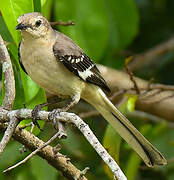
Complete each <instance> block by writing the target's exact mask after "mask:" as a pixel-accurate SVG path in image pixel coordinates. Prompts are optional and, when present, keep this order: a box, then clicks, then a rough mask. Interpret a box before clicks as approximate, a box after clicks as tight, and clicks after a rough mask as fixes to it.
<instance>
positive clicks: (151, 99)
mask: <svg viewBox="0 0 174 180" xmlns="http://www.w3.org/2000/svg"><path fill="white" fill-rule="evenodd" d="M98 68H99V70H100V71H101V73H102V75H103V77H104V78H105V80H106V82H108V84H109V87H110V88H111V90H112V92H117V91H119V90H125V91H131V92H132V93H136V91H135V90H134V89H133V85H132V81H131V80H130V77H129V76H128V75H127V74H126V73H124V72H121V71H117V70H114V69H112V68H108V67H106V66H102V65H98ZM134 79H135V81H136V83H137V85H138V87H139V89H140V91H141V93H144V95H143V98H138V100H137V102H136V106H135V109H137V110H140V111H144V112H147V113H150V114H153V115H156V116H159V117H161V118H164V119H166V120H168V121H174V116H173V112H174V86H168V85H163V84H151V85H150V87H149V83H148V82H147V81H145V80H142V79H140V78H137V77H134ZM120 98H121V97H120Z"/></svg>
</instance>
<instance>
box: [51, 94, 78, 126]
mask: <svg viewBox="0 0 174 180" xmlns="http://www.w3.org/2000/svg"><path fill="white" fill-rule="evenodd" d="M79 100H80V94H76V95H74V96H73V97H72V101H71V102H70V103H68V104H67V105H66V106H65V107H63V108H61V109H54V110H53V111H52V112H50V113H49V115H48V118H49V119H50V120H51V121H53V124H54V127H55V129H58V127H57V126H58V125H59V123H57V119H56V116H57V115H59V114H60V112H65V111H68V110H69V109H70V108H72V107H73V106H74V105H75V104H77V103H78V102H79ZM61 123H63V122H61ZM63 124H64V123H63Z"/></svg>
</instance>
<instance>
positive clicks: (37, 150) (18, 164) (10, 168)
mask: <svg viewBox="0 0 174 180" xmlns="http://www.w3.org/2000/svg"><path fill="white" fill-rule="evenodd" d="M58 136H59V132H57V133H56V134H55V135H54V136H53V137H52V138H50V139H49V140H48V141H47V142H46V143H44V144H43V145H42V146H40V147H39V148H37V149H36V150H35V151H33V152H32V153H31V154H29V155H28V156H27V157H26V158H25V159H23V160H22V161H20V162H18V163H17V164H15V165H14V166H11V167H9V168H7V169H6V170H4V171H3V172H4V173H5V172H7V171H10V170H12V169H14V168H16V167H18V166H20V165H21V164H23V163H25V162H26V161H28V160H29V159H30V158H32V157H33V156H34V155H35V154H37V153H38V152H39V151H40V150H41V149H43V148H44V147H46V146H47V145H49V144H50V143H51V142H53V141H54V140H55V139H56V138H57V137H58Z"/></svg>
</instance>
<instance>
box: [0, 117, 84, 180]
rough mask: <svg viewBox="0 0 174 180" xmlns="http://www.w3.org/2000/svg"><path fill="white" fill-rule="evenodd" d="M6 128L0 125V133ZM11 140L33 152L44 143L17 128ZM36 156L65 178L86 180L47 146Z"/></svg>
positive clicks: (62, 157) (66, 159)
mask: <svg viewBox="0 0 174 180" xmlns="http://www.w3.org/2000/svg"><path fill="white" fill-rule="evenodd" d="M1 115H2V114H1ZM6 120H7V119H6ZM6 127H7V125H5V123H0V130H1V131H5V129H6ZM13 138H14V139H15V140H17V141H18V142H20V143H21V144H23V145H25V146H26V147H27V148H28V149H29V150H31V151H34V150H36V149H37V148H40V147H42V146H43V145H44V142H43V141H42V140H40V139H39V138H37V137H36V136H34V135H33V134H31V133H30V132H28V131H26V130H24V129H20V128H18V127H17V128H16V130H15V132H14V134H13ZM37 154H38V155H39V156H40V157H42V158H43V159H45V160H46V161H47V162H48V163H49V164H50V165H51V166H53V167H54V168H56V169H57V170H59V171H61V172H62V174H63V176H65V177H66V178H68V179H80V178H81V179H82V180H87V179H86V178H85V177H84V176H82V175H81V171H80V170H79V169H77V168H76V167H75V166H74V165H73V164H72V163H71V162H70V160H69V159H68V158H66V157H65V156H64V155H62V154H60V153H59V156H56V154H55V153H54V148H53V147H51V146H49V145H48V146H46V147H45V148H44V149H41V150H40V151H39V152H38V153H37Z"/></svg>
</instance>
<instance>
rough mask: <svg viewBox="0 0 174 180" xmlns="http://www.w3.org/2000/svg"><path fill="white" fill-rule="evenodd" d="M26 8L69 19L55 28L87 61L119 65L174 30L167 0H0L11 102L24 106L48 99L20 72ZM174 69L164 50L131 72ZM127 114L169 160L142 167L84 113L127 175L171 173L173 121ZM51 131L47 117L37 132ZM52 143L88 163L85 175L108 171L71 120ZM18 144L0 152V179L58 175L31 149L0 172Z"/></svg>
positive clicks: (138, 179) (164, 76)
mask: <svg viewBox="0 0 174 180" xmlns="http://www.w3.org/2000/svg"><path fill="white" fill-rule="evenodd" d="M32 11H38V12H41V13H42V14H43V15H45V16H46V17H47V18H48V19H49V20H50V21H58V20H62V21H69V20H72V21H74V22H75V26H68V27H67V26H66V27H63V26H59V27H58V28H57V29H58V30H59V31H61V32H63V33H65V34H67V35H68V36H70V37H71V38H72V39H73V40H74V41H75V42H76V43H77V44H78V45H79V46H80V47H81V48H82V49H83V50H84V51H85V52H86V53H87V54H88V55H89V57H91V59H93V61H95V62H96V63H100V64H104V65H106V66H110V67H112V68H116V69H122V68H123V66H124V60H125V57H126V56H127V55H135V54H137V53H141V52H144V51H146V50H148V49H149V48H152V47H154V46H155V45H158V44H159V43H161V42H163V41H165V40H168V39H170V38H172V37H173V31H174V1H173V0H85V1H82V0H0V12H1V16H0V34H1V35H2V37H3V39H4V40H5V41H7V42H12V43H10V44H9V45H8V50H9V52H10V55H11V58H12V62H13V68H14V71H15V79H16V91H17V94H16V99H15V106H14V108H15V109H18V108H22V107H23V104H24V103H25V104H26V107H27V108H33V107H34V106H35V105H37V104H39V103H42V102H45V101H46V95H45V92H44V91H43V90H42V89H40V88H39V87H38V86H37V85H36V84H35V83H33V82H32V81H31V79H30V78H29V77H27V76H26V75H25V73H23V72H22V70H21V68H20V67H19V63H18V57H17V46H18V43H19V42H20V34H19V32H16V31H15V26H16V25H17V18H18V16H20V15H22V14H24V13H27V12H32ZM173 72H174V52H173V51H170V52H168V53H165V54H164V55H162V56H160V58H159V59H158V60H156V61H154V62H153V63H152V64H150V65H148V66H145V67H142V68H141V69H138V70H137V71H136V72H135V74H136V75H137V76H139V77H141V78H144V79H147V80H148V79H151V78H154V79H155V82H158V83H165V84H174V78H173V74H174V73H173ZM1 74H2V72H1ZM1 80H3V74H2V76H1ZM3 88H4V87H3V85H2V89H1V95H0V102H2V99H3ZM123 107H124V105H123ZM125 108H126V105H125ZM122 109H124V108H122ZM124 111H125V110H124ZM131 120H132V121H133V123H134V124H135V125H136V127H137V128H139V129H140V130H141V132H142V133H143V134H144V135H145V136H146V137H147V138H148V139H149V140H150V141H151V142H152V143H153V144H154V145H155V146H156V147H157V148H158V149H159V150H160V151H161V152H162V154H164V156H165V157H166V158H167V159H168V160H169V163H168V165H167V166H165V167H156V168H154V169H150V168H147V167H145V166H144V164H143V163H142V162H141V160H140V159H139V157H138V156H137V155H136V154H135V153H134V152H133V150H132V149H131V148H130V147H129V146H128V145H127V144H126V143H125V142H123V141H122V139H121V138H120V137H119V136H118V135H117V134H116V133H115V132H114V131H113V130H112V128H111V127H110V126H108V125H107V123H106V121H105V120H104V119H102V118H101V117H96V118H94V117H93V118H89V119H87V123H88V124H89V125H90V127H91V129H92V130H93V132H95V134H96V136H97V137H98V138H99V140H100V141H101V142H103V144H104V146H105V147H106V149H107V150H108V151H109V152H110V154H111V155H112V156H113V157H114V158H115V159H116V160H117V162H118V163H119V164H120V166H121V168H122V170H123V171H124V172H125V174H126V176H127V177H128V179H129V180H151V179H153V180H173V179H174V151H173V147H174V131H173V128H172V127H173V126H169V125H168V124H167V123H155V122H153V123H152V122H149V123H148V124H147V122H146V121H142V120H140V119H131ZM53 133H54V129H53V127H51V126H48V125H46V126H45V127H44V131H43V132H42V133H40V134H39V135H38V136H39V137H40V138H42V139H43V140H47V139H49V138H50V137H51V136H52V135H53ZM1 136H2V134H1ZM56 143H60V144H61V145H62V150H61V152H62V153H63V154H66V155H67V156H68V157H70V158H71V161H72V163H73V164H75V165H76V167H78V168H79V169H81V170H83V169H84V168H85V167H90V170H89V171H88V172H87V174H86V176H87V177H88V178H89V179H90V180H93V179H94V180H96V179H100V180H108V179H112V174H111V173H110V171H109V170H108V168H107V167H106V165H105V164H104V163H103V161H102V160H101V159H100V157H99V156H98V155H97V153H96V152H95V151H94V149H93V148H92V147H91V146H90V145H89V143H88V142H87V141H86V140H85V139H84V137H83V135H82V134H81V133H80V132H79V131H78V130H77V129H76V128H75V127H71V126H69V127H68V138H67V139H66V140H57V142H55V143H54V144H56ZM21 147H22V145H21V144H19V143H17V142H15V141H11V142H10V143H9V145H8V146H7V148H6V150H5V152H4V153H3V154H2V156H0V180H47V179H50V180H58V179H61V180H62V179H64V178H63V176H62V175H61V173H59V172H57V171H56V170H55V169H54V168H52V167H51V166H50V165H48V164H47V162H46V161H44V160H42V159H41V158H39V157H33V158H32V159H30V160H29V161H28V162H27V163H25V164H23V165H22V166H20V167H18V168H16V169H14V170H12V171H10V172H8V173H6V174H3V173H2V171H3V170H4V169H5V168H7V167H8V166H10V165H13V164H15V163H16V162H18V161H20V160H22V159H23V158H24V157H25V156H26V155H27V154H28V153H29V152H26V153H22V154H21V153H20V148H21Z"/></svg>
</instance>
